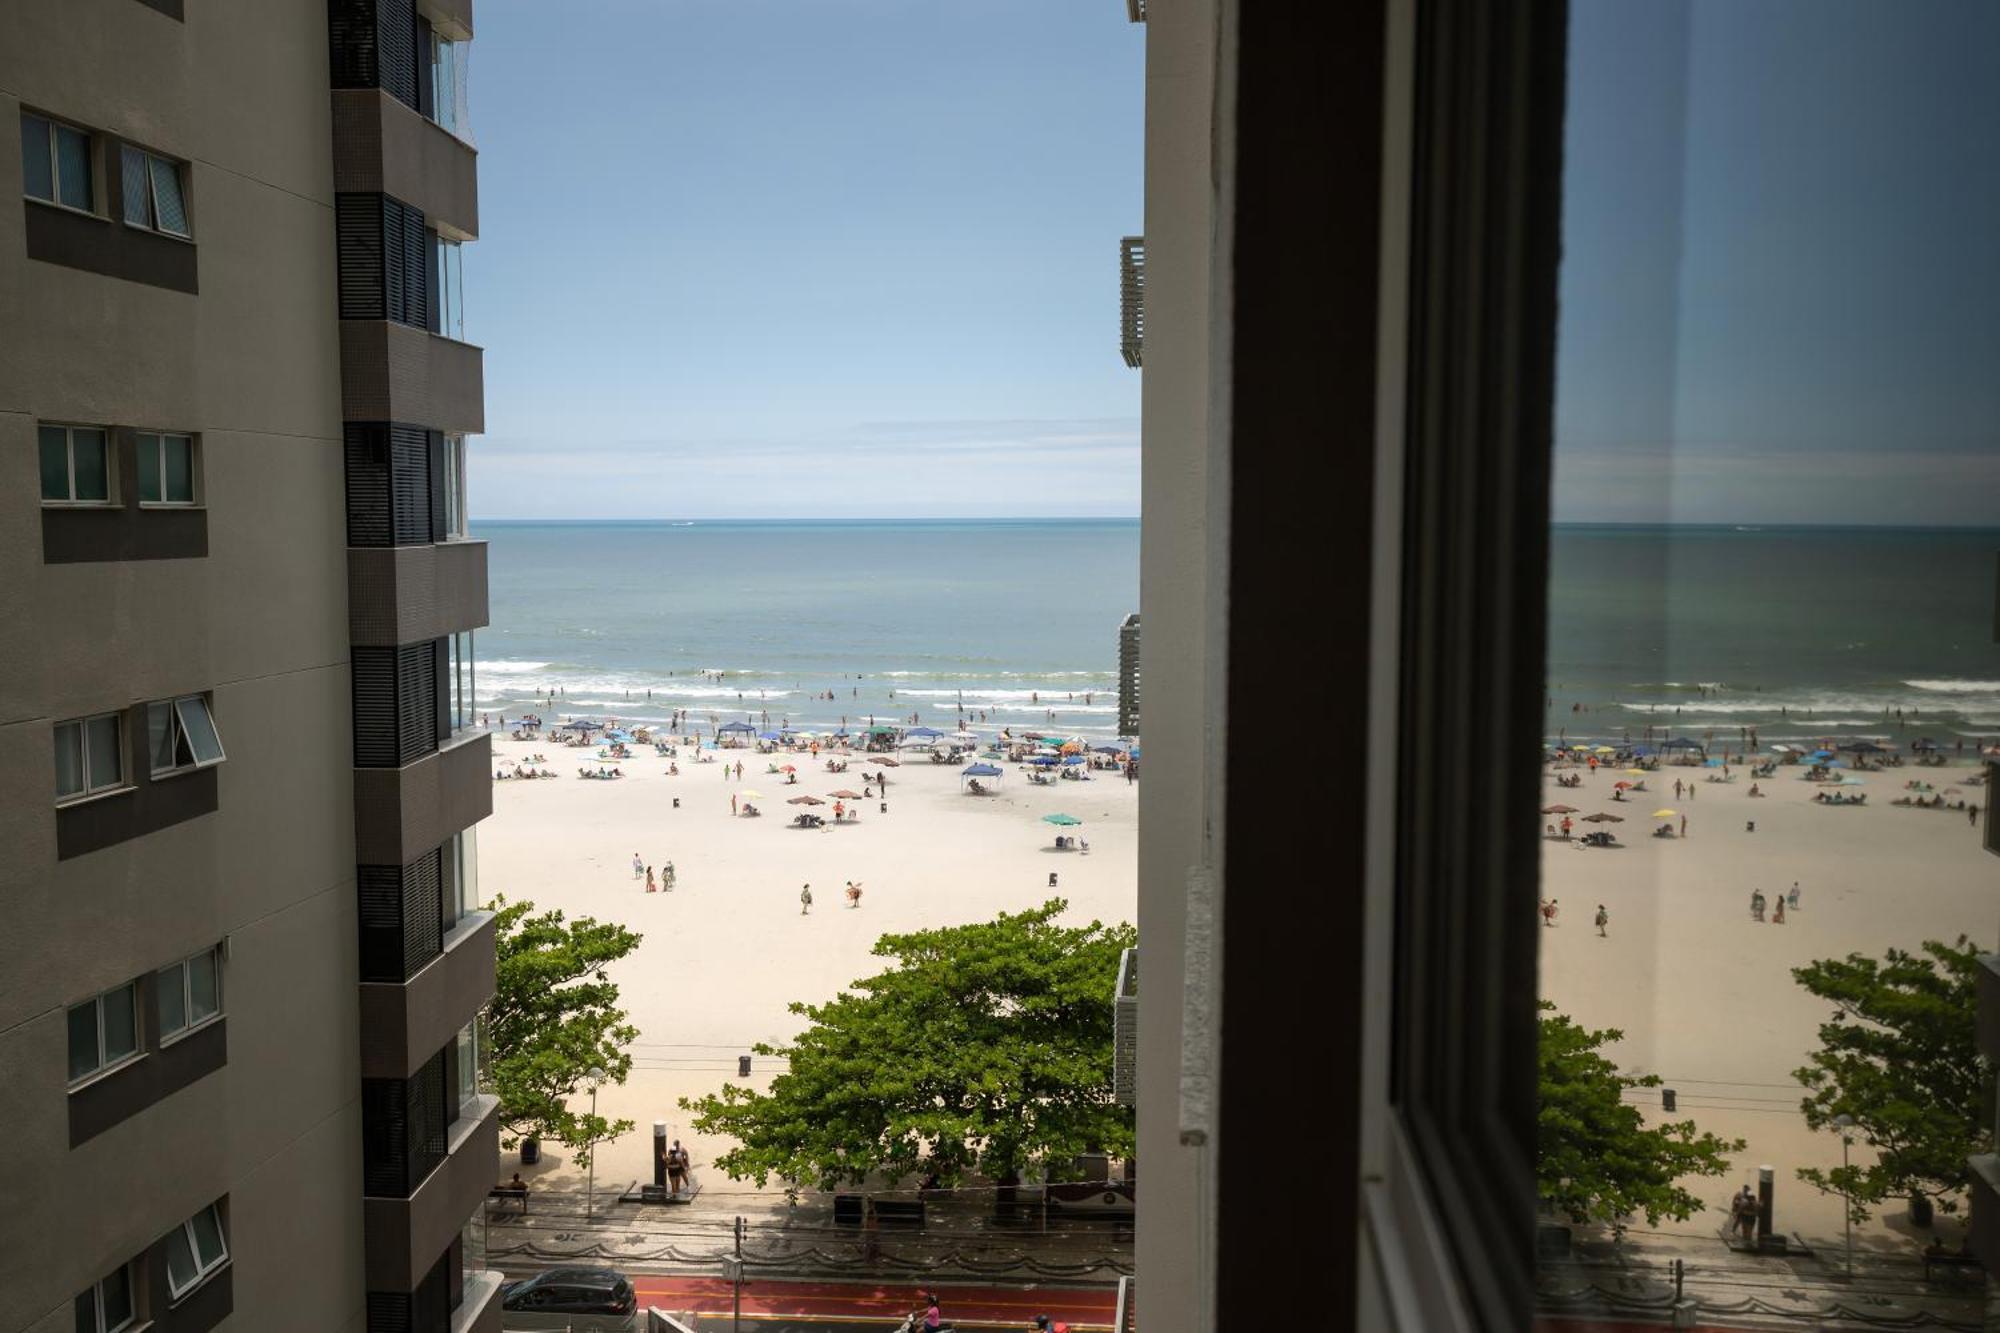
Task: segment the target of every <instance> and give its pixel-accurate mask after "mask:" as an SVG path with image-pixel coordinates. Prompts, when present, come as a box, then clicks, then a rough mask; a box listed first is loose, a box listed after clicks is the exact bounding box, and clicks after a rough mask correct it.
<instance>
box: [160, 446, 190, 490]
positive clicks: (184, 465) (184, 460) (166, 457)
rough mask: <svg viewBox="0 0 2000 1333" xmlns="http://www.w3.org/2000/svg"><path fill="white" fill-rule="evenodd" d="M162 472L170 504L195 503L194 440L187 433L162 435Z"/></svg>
mask: <svg viewBox="0 0 2000 1333" xmlns="http://www.w3.org/2000/svg"><path fill="white" fill-rule="evenodd" d="M160 472H161V474H162V475H161V480H162V482H163V484H164V486H165V490H166V500H167V502H168V503H169V504H193V503H194V441H193V440H191V439H189V438H188V437H187V436H185V435H162V436H161V437H160Z"/></svg>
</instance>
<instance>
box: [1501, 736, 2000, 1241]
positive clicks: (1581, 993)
mask: <svg viewBox="0 0 2000 1333" xmlns="http://www.w3.org/2000/svg"><path fill="white" fill-rule="evenodd" d="M1968 748H1969V747H1968ZM1577 771H1583V770H1577ZM1710 771H1712V770H1704V769H1699V768H1693V769H1690V768H1678V767H1675V766H1673V765H1668V766H1666V767H1664V768H1662V769H1661V770H1660V771H1659V772H1656V773H1651V774H1648V775H1647V777H1646V779H1645V780H1646V783H1647V786H1648V788H1649V790H1648V791H1647V792H1644V793H1640V794H1637V795H1633V796H1630V797H1629V798H1628V799H1627V800H1626V801H1624V802H1621V803H1613V802H1612V801H1611V800H1610V796H1611V784H1612V783H1613V782H1616V781H1620V780H1631V779H1630V778H1628V777H1627V776H1626V775H1625V774H1623V773H1622V772H1620V771H1619V770H1618V769H1616V768H1613V769H1610V770H1609V771H1604V770H1600V771H1599V772H1598V773H1596V774H1594V775H1587V776H1586V777H1585V779H1584V786H1583V787H1582V788H1580V789H1578V788H1568V789H1564V788H1559V787H1557V786H1556V784H1555V781H1554V779H1553V776H1550V777H1549V778H1548V780H1547V781H1546V782H1545V785H1544V791H1543V803H1544V804H1545V805H1546V804H1553V803H1558V802H1561V803H1566V804H1569V805H1573V806H1576V807H1578V809H1579V810H1580V811H1581V812H1582V813H1591V812H1594V811H1599V810H1608V811H1612V812H1614V813H1617V814H1620V815H1624V816H1626V821H1625V822H1624V823H1622V824H1615V825H1608V826H1607V825H1597V824H1588V823H1578V824H1577V825H1576V829H1577V832H1578V833H1579V834H1580V833H1582V832H1584V831H1587V830H1593V829H1596V828H1600V827H1610V828H1613V829H1615V830H1616V832H1617V834H1618V837H1619V840H1620V844H1621V845H1619V846H1617V847H1614V848H1606V849H1599V848H1590V849H1578V848H1577V847H1575V846H1573V845H1565V844H1564V843H1563V842H1561V841H1559V840H1552V841H1548V842H1546V843H1545V844H1544V846H1545V852H1544V855H1543V858H1542V860H1543V884H1544V888H1543V893H1544V896H1546V897H1552V898H1555V899H1556V900H1557V901H1558V902H1559V904H1560V909H1561V910H1560V912H1559V914H1558V916H1557V924H1556V925H1555V926H1554V927H1553V928H1550V929H1546V930H1543V931H1541V933H1540V937H1541V943H1542V955H1541V977H1542V993H1543V995H1544V996H1545V997H1546V998H1548V999H1550V1000H1552V1001H1554V1002H1555V1004H1556V1006H1557V1008H1558V1009H1560V1010H1562V1011H1563V1012H1566V1013H1568V1014H1569V1015H1571V1016H1572V1017H1573V1018H1575V1019H1576V1020H1577V1021H1578V1022H1579V1023H1582V1024H1584V1025H1585V1026H1587V1027H1593V1028H1619V1029H1622V1030H1623V1031H1624V1033H1625V1040H1624V1041H1623V1042H1622V1043H1620V1044H1619V1045H1618V1046H1617V1047H1615V1048H1614V1049H1613V1051H1612V1052H1611V1053H1612V1055H1613V1057H1614V1058H1616V1059H1617V1060H1618V1061H1619V1062H1620V1064H1621V1065H1622V1066H1624V1067H1625V1068H1627V1069H1629V1070H1639V1071H1644V1072H1647V1073H1654V1074H1660V1075H1662V1076H1664V1077H1665V1079H1666V1085H1667V1086H1669V1087H1672V1088H1674V1089H1675V1090H1676V1092H1677V1093H1678V1098H1679V1107H1678V1111H1677V1112H1676V1114H1675V1116H1674V1117H1673V1118H1675V1119H1692V1120H1694V1121H1695V1122H1697V1124H1699V1125H1700V1126H1701V1128H1703V1129H1707V1130H1712V1131H1714V1132H1715V1133H1717V1134H1721V1135H1724V1136H1725V1137H1740V1138H1742V1139H1744V1140H1746V1141H1747V1147H1746V1148H1745V1150H1744V1151H1743V1152H1741V1153H1739V1154H1737V1155H1736V1156H1735V1168H1736V1169H1735V1170H1734V1172H1733V1173H1732V1174H1731V1176H1729V1177H1725V1178H1718V1179H1714V1180H1703V1181H1699V1182H1697V1184H1696V1189H1697V1192H1698V1193H1699V1194H1701V1196H1702V1197H1704V1198H1705V1199H1708V1200H1710V1201H1711V1208H1710V1210H1709V1211H1708V1212H1705V1213H1701V1214H1697V1215H1696V1216H1695V1217H1694V1218H1693V1219H1691V1220H1690V1221H1689V1222H1687V1223H1685V1224H1680V1225H1679V1226H1678V1227H1677V1228H1675V1229H1680V1230H1699V1231H1713V1230H1715V1229H1719V1228H1721V1227H1722V1226H1723V1225H1725V1223H1726V1219H1727V1200H1728V1197H1729V1195H1730V1194H1731V1193H1732V1192H1733V1191H1734V1190H1735V1188H1736V1187H1737V1186H1739V1185H1741V1184H1742V1183H1743V1182H1744V1181H1746V1180H1748V1181H1754V1180H1755V1177H1756V1168H1757V1166H1758V1165H1759V1164H1766V1163H1768V1164H1770V1165H1772V1166H1774V1167H1776V1168H1777V1189H1778V1222H1779V1226H1780V1228H1781V1229H1782V1230H1785V1231H1788V1232H1791V1231H1798V1232H1804V1233H1805V1234H1807V1235H1808V1236H1811V1237H1818V1238H1819V1239H1821V1240H1824V1239H1826V1238H1828V1237H1835V1238H1837V1237H1838V1236H1839V1234H1840V1229H1841V1209H1840V1201H1839V1199H1838V1198H1833V1197H1827V1196H1822V1195H1819V1194H1817V1193H1816V1192H1814V1191H1813V1190H1812V1189H1811V1188H1810V1187H1808V1186H1806V1185H1804V1184H1802V1183H1801V1182H1799V1181H1798V1180H1797V1179H1796V1177H1795V1175H1794V1171H1795V1170H1796V1168H1798V1167H1800V1166H1822V1167H1825V1166H1838V1165H1840V1142H1839V1140H1838V1139H1837V1138H1836V1137H1835V1136H1834V1135H1833V1134H1831V1133H1814V1132H1811V1131H1809V1130H1808V1129H1807V1128H1806V1126H1805V1122H1804V1120H1803V1119H1802V1118H1801V1117H1800V1116H1799V1114H1798V1105H1799V1101H1800V1099H1801V1095H1802V1090H1801V1088H1800V1087H1799V1085H1798V1083H1797V1082H1796V1081H1795V1080H1794V1079H1793V1078H1792V1071H1793V1070H1794V1069H1796V1068H1798V1067H1799V1066H1800V1065H1802V1064H1804V1062H1805V1057H1806V1056H1807V1054H1808V1052H1809V1051H1811V1050H1812V1049H1813V1048H1814V1046H1815V1045H1816V1037H1815V1034H1816V1031H1817V1029H1818V1026H1819V1024H1821V1023H1822V1022H1824V1021H1826V1020H1827V1019H1828V1018H1829V1017H1830V1016H1831V1013H1832V1006H1831V1005H1829V1004H1827V1003H1825V1002H1823V1001H1819V1000H1815V999H1813V998H1812V997H1811V996H1810V995H1808V994H1807V993H1806V992H1805V991H1804V990H1803V989H1801V988H1800V987H1799V986H1798V985H1797V984H1796V983H1795V982H1794V981H1793V980H1792V978H1791V974H1790V969H1791V968H1793V967H1797V966H1800V965H1802V964H1804V963H1807V962H1809V961H1811V960H1813V959H1815V958H1828V957H1840V956H1844V955H1846V954H1848V953H1850V952H1862V953H1868V954H1871V955H1876V956H1879V955H1880V954H1881V952H1882V951H1883V950H1884V949H1886V948H1889V947H1901V948H1906V949H1915V948H1916V947H1917V946H1918V945H1919V944H1921V943H1922V942H1923V941H1924V940H1926V939H1937V938H1942V939H1946V940H1953V939H1956V938H1957V937H1958V936H1960V935H1962V934H1963V935H1970V936H1972V937H1973V938H1974V939H1976V940H1983V941H1984V942H1985V943H1986V944H1988V945H1989V946H1990V945H1992V944H1993V943H1995V942H1996V938H2000V936H1996V930H1995V927H1996V923H2000V908H1996V906H1995V903H1994V898H1993V891H1992V861H1991V858H1990V857H1988V856H1987V854H1986V853H1985V852H1984V851H1983V850H1981V847H1980V834H1981V832H1982V831H1983V825H1982V828H1974V827H1972V825H1971V824H1970V821H1969V820H1968V818H1967V813H1966V812H1965V811H1964V810H1957V811H1953V810H1924V809H1913V808H1907V807H1899V806H1895V805H1892V804H1890V802H1891V801H1892V800H1893V799H1894V798H1896V797H1898V796H1900V795H1903V794H1904V783H1905V782H1907V781H1910V780H1912V779H1916V780H1919V781H1924V782H1928V783H1931V784H1932V785H1934V786H1935V787H1936V788H1937V789H1938V790H1939V791H1941V792H1945V793H1947V794H1948V795H1951V796H1957V797H1962V798H1963V799H1964V800H1965V801H1966V802H1968V803H1975V804H1977V805H1978V806H1980V807H1981V813H1980V816H1979V818H1980V819H1981V820H1982V821H1984V820H1985V818H1986V817H1987V816H1986V813H1985V806H1986V803H1987V796H1986V791H1985V788H1984V786H1983V785H1982V786H1969V785H1964V782H1963V780H1964V779H1966V778H1968V777H1971V776H1973V775H1975V773H1976V772H1977V771H1978V770H1977V769H1976V768H1975V767H1974V765H1973V764H1971V763H1970V762H1968V761H1965V760H1960V761H1958V762H1955V763H1953V764H1952V765H1950V766H1949V767H1945V768H1915V767H1907V766H1906V767H1901V768H1890V769H1886V770H1881V771H1871V772H1868V773H1866V774H1864V775H1863V780H1864V781H1865V783H1866V784H1867V785H1866V786H1865V787H1862V788H1858V789H1849V790H1861V791H1865V792H1866V793H1867V794H1868V800H1867V803H1866V804H1864V805H1859V806H1825V805H1820V804H1816V803H1815V802H1814V801H1813V800H1812V797H1813V794H1814V792H1815V791H1816V790H1817V787H1816V785H1815V784H1813V783H1810V782H1806V781H1803V780H1801V774H1802V773H1803V772H1804V771H1805V770H1804V769H1803V768H1802V767H1799V766H1785V767H1781V768H1780V769H1779V770H1778V772H1777V775H1776V776H1774V777H1771V778H1767V779H1764V780H1762V781H1761V782H1760V783H1759V786H1760V787H1761V789H1762V791H1763V792H1764V795H1763V796H1762V797H1761V798H1755V799H1753V798H1751V797H1750V795H1749V791H1750V785H1751V779H1750V776H1749V773H1748V772H1747V770H1744V769H1742V768H1740V767H1733V768H1732V771H1733V772H1735V773H1736V774H1737V777H1736V779H1735V781H1733V782H1730V783H1727V784H1724V783H1709V782H1706V781H1703V780H1702V778H1703V776H1704V775H1705V774H1706V773H1707V772H1710ZM1690 775H1693V776H1694V783H1693V790H1694V796H1693V799H1691V800H1690V799H1686V798H1685V797H1683V798H1682V799H1676V798H1675V797H1674V794H1673V786H1674V781H1675V778H1676V777H1677V776H1678V777H1680V778H1682V779H1683V780H1685V779H1687V778H1688V777H1689V776H1690ZM1665 808H1672V809H1674V810H1676V811H1678V812H1679V813H1680V814H1682V815H1685V816H1686V817H1687V832H1688V836H1687V837H1686V838H1685V839H1681V838H1674V839H1661V838H1654V837H1651V836H1649V834H1650V833H1651V832H1652V830H1653V828H1654V827H1655V826H1656V825H1657V824H1661V823H1667V822H1672V823H1673V824H1674V825H1675V826H1676V828H1678V826H1679V818H1678V816H1676V818H1675V819H1674V820H1672V821H1667V820H1655V819H1651V818H1649V817H1648V816H1649V815H1650V814H1651V813H1652V812H1653V811H1655V810H1659V809H1665ZM1578 817H1579V818H1580V816H1578ZM1544 818H1545V819H1548V818H1553V817H1550V816H1545V817H1544ZM1750 820H1755V821H1756V825H1757V828H1756V832H1754V833H1752V832H1747V831H1746V829H1745V824H1746V822H1747V821H1750ZM1793 881H1797V882H1798V883H1799V885H1800V889H1801V893H1800V905H1799V909H1798V910H1797V911H1796V912H1788V913H1787V914H1786V919H1785V921H1784V923H1783V924H1775V923H1774V922H1773V920H1772V913H1771V912H1767V913H1766V916H1765V920H1764V921H1763V922H1762V923H1759V922H1756V921H1753V920H1752V919H1751V915H1750V910H1749V902H1750V894H1751V891H1752V890H1753V889H1760V888H1761V889H1762V890H1763V892H1764V894H1765V896H1766V898H1767V899H1769V900H1770V901H1771V902H1772V904H1774V905H1775V903H1776V901H1777V899H1778V897H1779V895H1780V894H1782V893H1785V892H1787V891H1789V890H1790V888H1791V886H1792V883H1793ZM1600 903H1602V904H1603V905H1604V906H1605V907H1606V908H1607V910H1608V911H1609V913H1610V918H1611V919H1610V924H1609V927H1608V936H1607V938H1602V939H1600V938H1599V937H1598V934H1597V930H1596V927H1595V926H1594V925H1593V924H1592V922H1593V918H1594V916H1595V914H1596V910H1597V906H1598V904H1600ZM1640 1104H1641V1105H1644V1106H1646V1107H1647V1108H1648V1114H1649V1115H1650V1116H1652V1117H1655V1118H1658V1117H1660V1115H1661V1112H1660V1102H1659V1097H1658V1094H1657V1093H1656V1092H1648V1093H1645V1094H1644V1099H1643V1101H1641V1102H1640ZM1865 1152H1866V1149H1865V1148H1862V1147H1859V1146H1858V1145H1857V1148H1856V1152H1855V1158H1856V1160H1862V1157H1861V1154H1863V1153H1865ZM1889 1212H1890V1216H1889V1217H1887V1218H1883V1217H1880V1216H1878V1217H1877V1218H1876V1219H1875V1220H1873V1221H1871V1222H1870V1223H1869V1225H1868V1226H1867V1227H1866V1228H1862V1229H1858V1230H1857V1233H1856V1234H1857V1243H1866V1242H1867V1241H1869V1240H1871V1239H1872V1240H1873V1241H1875V1242H1877V1243H1887V1242H1888V1241H1890V1240H1891V1239H1894V1238H1892V1237H1890V1236H1889V1234H1888V1231H1889V1229H1891V1228H1894V1227H1896V1226H1899V1225H1900V1224H1901V1215H1902V1209H1901V1208H1900V1206H1892V1207H1891V1208H1890V1210H1889ZM1897 1243H1899V1244H1900V1243H1902V1242H1901V1241H1900V1240H1898V1241H1897Z"/></svg>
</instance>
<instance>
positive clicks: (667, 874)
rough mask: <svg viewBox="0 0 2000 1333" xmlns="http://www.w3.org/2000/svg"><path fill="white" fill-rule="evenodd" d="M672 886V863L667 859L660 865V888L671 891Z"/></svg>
mask: <svg viewBox="0 0 2000 1333" xmlns="http://www.w3.org/2000/svg"><path fill="white" fill-rule="evenodd" d="M673 887H674V863H673V862H672V861H669V862H667V863H666V864H665V865H664V866H662V867H660V888H661V889H662V890H668V891H671V890H672V889H673Z"/></svg>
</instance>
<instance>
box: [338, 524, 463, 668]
mask: <svg viewBox="0 0 2000 1333" xmlns="http://www.w3.org/2000/svg"><path fill="white" fill-rule="evenodd" d="M486 618H487V617H486V543H485V542H479V541H456V542H441V543H439V544H437V545H435V546H350V547H349V548H348V549H347V625H348V636H349V638H350V640H351V641H352V642H354V643H356V644H360V645H362V646H363V647H378V648H392V647H394V646H395V645H397V644H399V643H417V642H419V641H421V640H424V639H441V638H443V637H445V636H446V635H449V634H457V633H459V632H460V631H462V630H469V629H478V628H479V627H480V626H482V625H484V624H485V623H486Z"/></svg>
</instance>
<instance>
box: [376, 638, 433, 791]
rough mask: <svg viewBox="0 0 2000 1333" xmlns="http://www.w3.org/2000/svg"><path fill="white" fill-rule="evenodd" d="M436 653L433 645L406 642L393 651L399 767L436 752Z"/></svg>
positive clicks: (431, 643) (430, 643) (429, 643)
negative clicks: (394, 652) (394, 655)
mask: <svg viewBox="0 0 2000 1333" xmlns="http://www.w3.org/2000/svg"><path fill="white" fill-rule="evenodd" d="M437 650H438V645H437V644H436V643H435V642H425V643H406V644H403V645H402V646H400V647H399V648H397V649H396V727H397V742H398V750H397V755H398V761H397V762H398V764H399V765H400V764H407V763H410V762H411V761H413V760H416V759H421V758H423V757H424V756H425V755H427V754H429V753H431V752H432V751H433V750H436V749H437V744H438V736H437V716H438V712H437ZM358 725H359V724H358V722H357V727H358Z"/></svg>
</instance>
